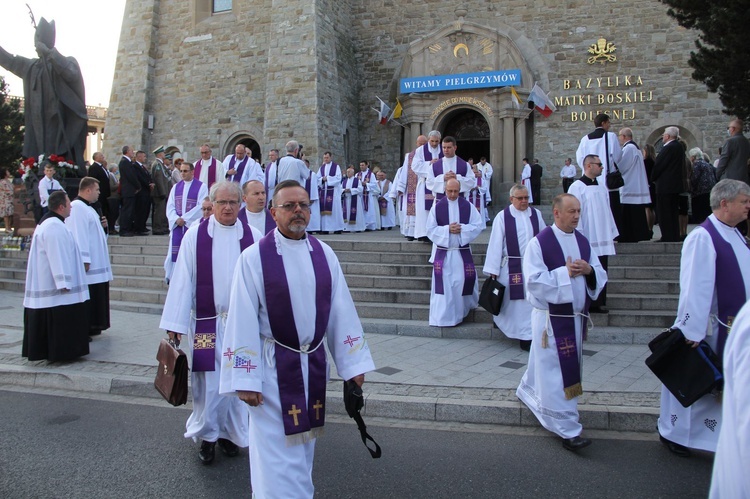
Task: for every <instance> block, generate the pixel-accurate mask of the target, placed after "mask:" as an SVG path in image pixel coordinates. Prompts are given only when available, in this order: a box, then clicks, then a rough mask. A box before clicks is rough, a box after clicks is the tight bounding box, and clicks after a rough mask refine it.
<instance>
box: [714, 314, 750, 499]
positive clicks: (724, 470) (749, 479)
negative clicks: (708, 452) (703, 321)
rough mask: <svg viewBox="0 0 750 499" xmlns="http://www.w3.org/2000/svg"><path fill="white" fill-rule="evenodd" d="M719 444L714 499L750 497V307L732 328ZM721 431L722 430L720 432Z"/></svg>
mask: <svg viewBox="0 0 750 499" xmlns="http://www.w3.org/2000/svg"><path fill="white" fill-rule="evenodd" d="M723 367H724V391H723V394H722V398H721V400H722V402H721V403H722V409H721V419H722V427H721V431H720V432H719V444H718V445H717V446H716V456H715V457H714V471H713V476H712V477H711V492H710V493H709V497H710V499H724V498H728V497H745V498H747V497H750V473H748V470H750V418H749V417H748V414H747V409H748V407H750V305H747V304H746V305H745V306H744V307H742V309H741V310H740V313H739V314H737V317H736V318H735V320H734V323H733V324H732V331H731V334H730V335H729V337H728V338H727V343H726V345H725V347H724V361H723ZM717 431H718V430H717Z"/></svg>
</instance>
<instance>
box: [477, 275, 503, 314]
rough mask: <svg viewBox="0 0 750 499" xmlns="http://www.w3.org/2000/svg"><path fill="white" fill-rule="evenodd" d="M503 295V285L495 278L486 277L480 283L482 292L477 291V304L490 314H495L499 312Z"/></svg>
mask: <svg viewBox="0 0 750 499" xmlns="http://www.w3.org/2000/svg"><path fill="white" fill-rule="evenodd" d="M504 295H505V286H503V285H502V284H500V282H499V281H498V280H497V279H493V278H492V277H488V278H487V279H485V280H484V284H482V292H481V293H479V306H481V307H482V308H483V309H485V310H486V311H487V312H489V313H491V314H492V315H497V314H499V313H500V306H501V305H502V304H503V296H504Z"/></svg>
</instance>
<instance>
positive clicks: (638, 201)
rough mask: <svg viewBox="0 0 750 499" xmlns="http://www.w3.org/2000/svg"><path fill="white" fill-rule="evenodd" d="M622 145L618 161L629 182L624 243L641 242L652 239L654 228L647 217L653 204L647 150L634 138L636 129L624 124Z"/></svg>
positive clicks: (623, 194) (624, 190)
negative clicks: (647, 171)
mask: <svg viewBox="0 0 750 499" xmlns="http://www.w3.org/2000/svg"><path fill="white" fill-rule="evenodd" d="M617 137H618V139H619V140H620V144H621V145H622V154H621V156H620V161H619V162H618V163H617V165H618V166H619V168H620V173H621V174H622V179H623V181H624V182H625V185H623V186H622V187H620V205H621V208H622V220H621V222H620V229H621V230H620V237H618V238H617V241H618V242H620V243H637V242H638V241H648V240H649V239H651V236H652V234H651V231H650V230H649V228H648V221H647V220H646V208H647V207H648V206H649V205H650V204H651V194H650V193H649V191H648V178H647V177H646V165H645V164H644V163H643V153H642V152H641V149H640V148H639V147H638V144H636V143H635V142H634V141H633V131H632V130H631V129H630V128H622V129H621V130H620V133H619V134H618V135H617Z"/></svg>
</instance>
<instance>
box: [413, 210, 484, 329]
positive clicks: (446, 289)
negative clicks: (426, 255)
mask: <svg viewBox="0 0 750 499" xmlns="http://www.w3.org/2000/svg"><path fill="white" fill-rule="evenodd" d="M446 200H447V198H446ZM458 202H459V200H458V199H456V200H455V201H448V222H449V223H454V222H459V208H458ZM467 202H468V201H467ZM437 204H438V203H437V202H435V203H433V205H432V209H431V210H430V213H429V215H428V217H427V237H429V238H430V240H431V241H432V243H433V244H432V254H431V255H430V263H433V262H434V260H435V251H436V250H437V248H438V247H441V248H446V249H447V251H446V255H445V260H444V261H443V294H442V295H440V294H437V293H435V272H434V271H433V273H432V285H431V288H430V326H446V327H449V326H455V325H457V324H460V323H461V321H463V320H464V317H466V315H467V314H468V313H469V312H470V311H471V310H472V309H474V308H476V307H477V305H478V304H479V288H478V285H477V281H476V279H475V281H474V290H473V292H472V294H470V295H467V296H462V294H461V293H462V291H463V287H464V261H463V259H462V258H461V250H459V247H461V246H464V245H466V244H469V243H471V242H472V241H473V240H474V239H476V238H477V236H478V235H479V234H481V232H482V230H484V228H485V223H484V220H482V216H481V215H480V214H479V212H478V211H477V210H476V208H474V207H473V206H472V207H471V209H470V213H471V216H470V217H469V223H468V224H461V233H460V234H451V233H450V226H449V225H443V226H440V225H438V223H437V218H436V215H435V207H436V206H437ZM468 251H471V249H469V250H468ZM475 277H476V276H475Z"/></svg>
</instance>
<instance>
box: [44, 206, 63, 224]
mask: <svg viewBox="0 0 750 499" xmlns="http://www.w3.org/2000/svg"><path fill="white" fill-rule="evenodd" d="M50 218H57V219H58V220H60V221H61V222H62V223H65V219H64V218H63V217H62V215H60V214H59V213H56V212H54V211H52V210H50V211H48V212H47V213H45V214H44V216H43V217H42V219H41V220H39V225H42V224H43V223H44V221H45V220H48V219H50Z"/></svg>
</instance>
